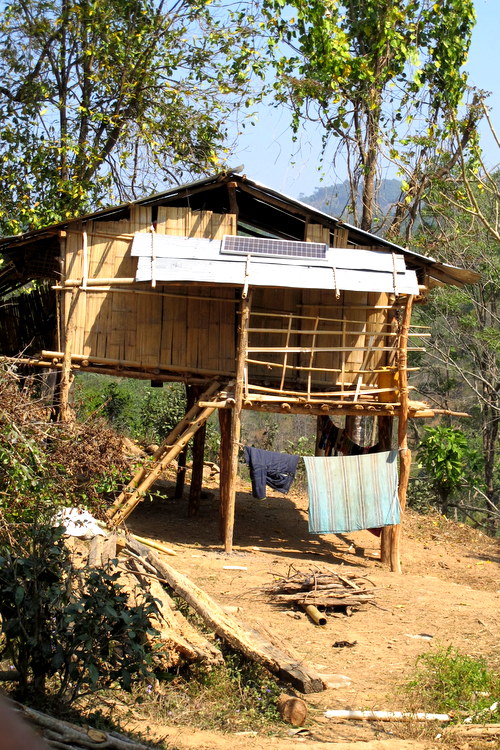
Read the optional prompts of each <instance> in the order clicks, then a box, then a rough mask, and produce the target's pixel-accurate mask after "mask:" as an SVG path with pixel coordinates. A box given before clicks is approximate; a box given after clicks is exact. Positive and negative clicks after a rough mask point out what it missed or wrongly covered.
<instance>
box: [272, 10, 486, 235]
mask: <svg viewBox="0 0 500 750" xmlns="http://www.w3.org/2000/svg"><path fill="white" fill-rule="evenodd" d="M264 12H265V14H266V18H267V25H268V29H269V33H270V36H271V38H270V46H271V49H272V51H273V55H274V61H275V62H274V64H275V69H276V75H277V78H276V83H275V90H276V97H277V101H278V102H279V103H281V104H283V103H287V104H289V106H290V107H291V108H292V122H293V126H294V128H295V129H296V130H298V128H299V125H300V122H301V121H302V119H303V118H306V119H309V120H315V121H317V122H320V123H321V124H322V126H323V128H324V142H325V143H326V142H328V141H329V140H330V139H331V138H332V139H335V140H336V143H337V151H336V157H335V158H342V159H344V160H345V162H346V164H347V168H348V172H349V180H350V184H351V192H352V195H351V204H352V206H351V210H352V212H353V213H356V196H357V193H358V190H359V189H361V192H362V211H361V216H360V217H359V218H358V217H356V218H355V220H356V221H357V223H359V224H360V226H361V227H362V228H363V229H366V230H371V229H373V226H372V225H373V223H374V209H375V192H376V185H377V176H378V175H380V172H379V169H380V166H381V162H382V161H383V160H385V162H386V163H389V162H394V163H396V164H397V165H398V167H399V169H400V174H401V176H402V178H403V179H402V187H403V195H402V197H401V200H400V201H399V204H398V209H399V211H398V212H397V215H396V222H395V228H394V231H399V230H400V227H401V221H402V218H403V215H407V214H408V209H409V208H410V207H411V206H412V204H413V198H414V196H413V195H412V187H413V185H412V176H413V174H414V171H415V168H417V170H418V171H419V172H420V176H421V168H422V164H423V162H424V161H425V160H426V159H427V157H428V155H429V154H435V153H436V151H439V149H440V147H441V143H442V142H443V141H445V140H446V138H447V136H448V123H449V121H450V113H456V112H457V108H458V106H459V103H460V101H461V99H462V96H463V94H464V92H465V89H466V75H465V73H463V72H462V65H463V64H464V62H465V60H466V58H467V51H468V48H469V44H470V39H471V33H472V29H473V26H474V21H475V15H474V8H473V3H472V0H443V2H440V3H436V2H435V1H434V0H344V2H339V0H265V2H264ZM473 126H474V120H470V121H469V123H468V125H466V126H464V136H470V135H471V134H472V132H473ZM420 198H421V195H420V194H419V195H418V199H419V200H420Z"/></svg>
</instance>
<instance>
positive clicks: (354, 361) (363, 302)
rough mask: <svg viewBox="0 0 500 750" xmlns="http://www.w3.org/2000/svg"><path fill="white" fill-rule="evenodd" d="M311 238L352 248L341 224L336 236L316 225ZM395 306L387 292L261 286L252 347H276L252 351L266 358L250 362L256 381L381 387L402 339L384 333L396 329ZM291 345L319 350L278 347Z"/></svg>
mask: <svg viewBox="0 0 500 750" xmlns="http://www.w3.org/2000/svg"><path fill="white" fill-rule="evenodd" d="M306 237H307V240H308V241H309V242H325V243H327V244H329V245H330V244H331V245H332V246H334V247H346V246H347V240H348V230H347V229H343V228H338V229H336V230H335V233H334V234H333V236H331V235H330V231H329V229H328V228H327V227H323V226H321V225H315V224H310V225H308V227H307V235H306ZM391 307H392V302H391V299H390V297H389V295H388V294H386V293H383V294H380V293H359V292H340V294H339V296H338V298H337V296H336V294H335V292H332V291H317V290H313V289H311V290H282V289H255V290H254V295H253V303H252V313H253V314H252V315H251V319H250V329H251V330H250V335H249V346H250V347H251V348H253V349H256V348H257V349H258V348H260V347H262V348H263V349H271V351H262V352H250V353H249V359H250V360H259V361H262V362H265V364H262V365H257V364H255V362H251V361H250V364H249V381H250V383H254V382H260V383H263V384H264V385H265V386H269V387H272V388H276V387H277V386H284V387H288V388H292V389H293V388H297V389H300V390H308V389H311V388H313V389H315V390H328V389H330V390H331V388H332V387H333V388H334V389H337V388H340V389H342V388H344V387H345V388H347V389H349V388H351V389H352V387H354V386H356V385H358V384H359V385H360V388H362V387H363V386H374V387H376V385H377V382H378V377H379V373H378V372H377V370H380V369H381V368H382V367H384V366H386V365H387V364H388V363H389V362H390V361H392V360H391V352H389V351H387V349H388V348H390V347H392V346H393V345H394V344H395V343H396V339H395V337H392V338H391V337H388V336H386V335H384V334H385V333H386V332H388V331H389V330H390V327H389V326H387V320H388V315H389V312H390V310H391ZM264 313H267V315H266V316H264ZM252 329H253V330H252ZM255 329H261V330H260V331H259V332H256V331H255ZM262 329H264V330H262ZM278 329H279V330H278ZM267 331H269V332H267ZM297 331H303V333H299V332H297ZM306 332H307V333H306ZM285 346H289V347H296V348H305V349H315V350H317V351H307V352H301V353H296V352H290V353H284V352H279V351H277V350H278V349H281V348H283V347H285ZM382 347H383V348H382ZM320 349H337V351H327V352H325V351H318V350H320ZM273 350H274V351H273ZM346 350H347V351H346ZM284 364H285V365H286V367H287V370H286V372H287V376H286V378H285V379H284V380H283V372H282V369H280V368H279V367H278V365H280V366H283V365H284ZM294 368H297V369H294ZM360 376H361V380H360Z"/></svg>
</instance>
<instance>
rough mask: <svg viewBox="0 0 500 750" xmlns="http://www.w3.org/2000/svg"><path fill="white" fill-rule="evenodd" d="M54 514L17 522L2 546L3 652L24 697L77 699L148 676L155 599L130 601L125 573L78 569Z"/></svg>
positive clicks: (0, 590)
mask: <svg viewBox="0 0 500 750" xmlns="http://www.w3.org/2000/svg"><path fill="white" fill-rule="evenodd" d="M62 532H63V529H62V528H61V527H57V526H55V527H54V526H53V525H52V524H51V519H50V518H49V519H46V520H43V519H42V520H41V522H38V523H37V522H35V523H33V524H31V525H29V526H26V525H25V524H23V525H21V526H18V527H10V530H9V535H8V538H6V539H4V541H3V543H1V545H0V615H1V617H2V629H3V636H4V640H3V644H2V654H1V655H2V656H3V657H4V658H5V657H7V658H8V659H10V660H11V661H12V663H13V665H14V666H15V667H16V669H17V670H18V671H19V673H20V685H19V691H20V694H21V696H22V697H23V698H25V697H26V696H28V695H29V696H30V698H31V700H36V701H38V702H43V701H44V700H46V698H47V697H48V696H51V697H52V698H54V699H57V700H58V701H63V702H65V703H72V702H73V701H74V700H76V698H78V696H80V695H82V694H84V693H85V692H86V691H92V692H93V691H95V690H98V689H102V688H105V687H109V686H111V685H113V683H117V684H119V685H120V686H121V687H122V688H124V689H126V690H129V689H130V687H131V679H132V677H139V678H142V677H147V676H148V675H149V665H150V663H151V654H150V653H149V649H148V646H147V640H146V636H147V634H148V633H152V632H154V631H152V630H151V629H150V624H149V616H150V615H151V613H152V611H153V602H152V600H149V599H145V600H144V602H143V604H141V605H137V606H135V607H129V606H128V600H127V594H126V593H125V592H124V591H122V589H121V587H120V586H119V585H118V583H117V579H118V577H119V573H111V572H107V571H105V570H102V569H95V570H85V569H84V570H79V571H78V570H76V569H75V568H74V567H73V565H72V563H71V558H70V553H69V551H68V549H67V547H66V546H65V545H64V542H63V539H62Z"/></svg>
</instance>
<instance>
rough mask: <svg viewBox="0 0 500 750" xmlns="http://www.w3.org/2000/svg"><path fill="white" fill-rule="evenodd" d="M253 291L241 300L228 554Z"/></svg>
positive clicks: (227, 522)
mask: <svg viewBox="0 0 500 750" xmlns="http://www.w3.org/2000/svg"><path fill="white" fill-rule="evenodd" d="M251 301H252V291H251V290H250V291H249V293H248V295H246V296H243V295H242V298H241V305H240V325H239V330H238V354H237V359H236V382H235V387H234V402H235V403H234V406H233V408H232V412H231V459H230V465H229V470H228V488H227V506H226V515H225V529H224V547H225V550H226V552H232V550H233V534H234V508H235V503H236V479H237V476H238V453H239V449H240V435H241V411H242V408H243V391H244V378H245V360H246V355H247V349H248V321H249V319H250V310H251Z"/></svg>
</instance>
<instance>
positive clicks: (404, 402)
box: [390, 294, 413, 573]
mask: <svg viewBox="0 0 500 750" xmlns="http://www.w3.org/2000/svg"><path fill="white" fill-rule="evenodd" d="M412 306H413V295H411V294H410V295H408V297H407V298H406V305H405V309H404V314H403V322H402V324H401V338H400V342H399V351H398V373H399V399H400V404H401V406H400V410H399V417H398V450H399V483H398V498H399V506H400V510H401V513H403V512H404V510H405V508H406V494H407V491H408V481H409V479H410V466H411V452H410V450H409V448H408V434H407V431H408V412H409V398H408V375H407V372H406V365H407V362H408V329H409V327H410V320H411V311H412ZM400 541H401V521H400V523H399V524H398V525H397V526H393V527H392V529H391V548H390V556H391V571H392V572H394V573H401V560H400V549H399V548H400Z"/></svg>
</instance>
